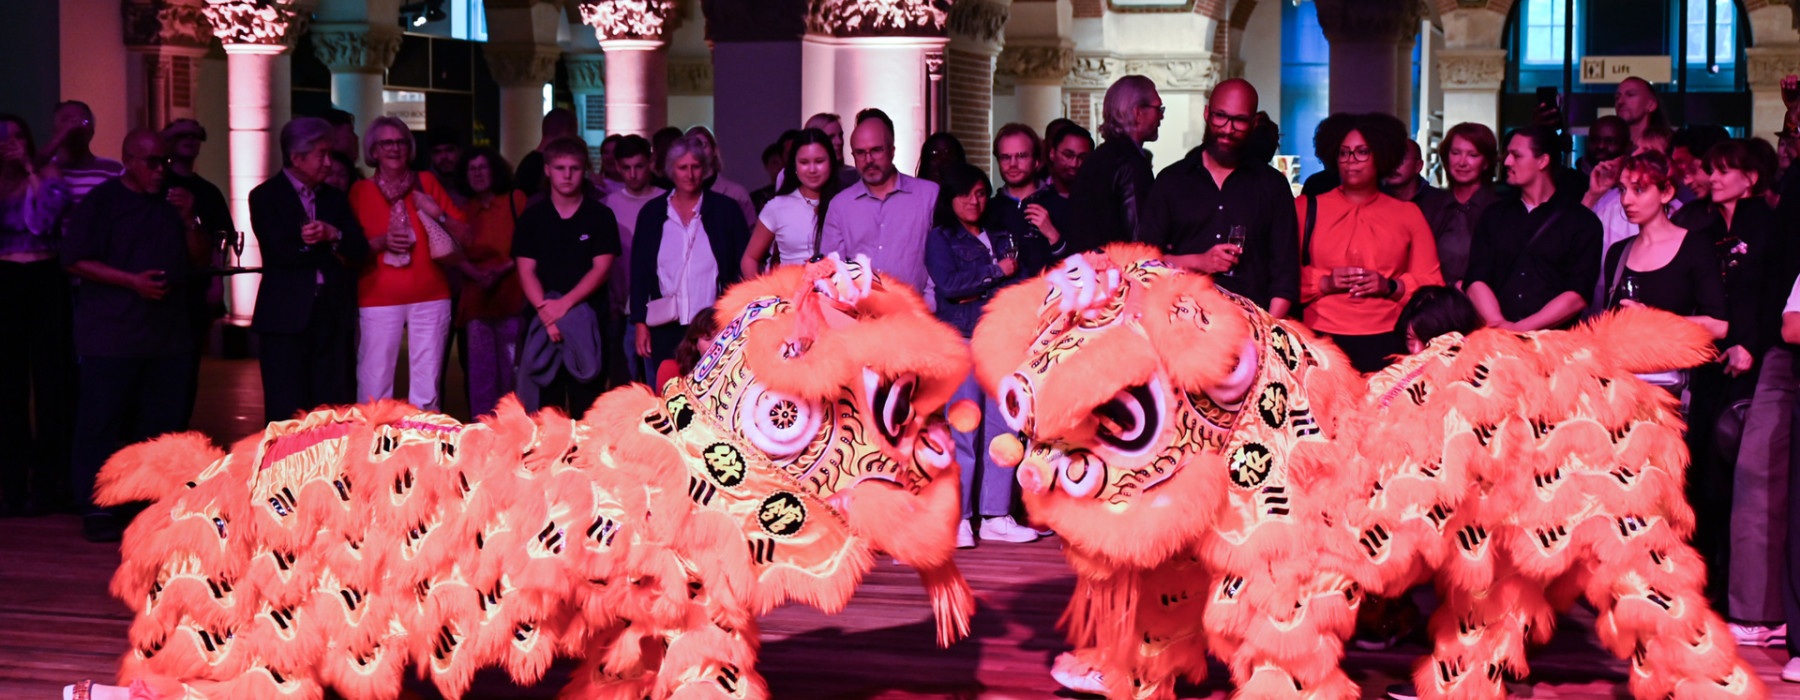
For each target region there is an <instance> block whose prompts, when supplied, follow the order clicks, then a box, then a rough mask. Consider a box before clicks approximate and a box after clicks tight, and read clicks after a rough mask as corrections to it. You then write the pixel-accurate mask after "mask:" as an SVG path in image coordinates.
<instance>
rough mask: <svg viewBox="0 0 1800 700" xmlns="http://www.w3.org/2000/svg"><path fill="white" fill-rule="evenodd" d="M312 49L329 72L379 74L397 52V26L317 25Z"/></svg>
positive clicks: (313, 33)
mask: <svg viewBox="0 0 1800 700" xmlns="http://www.w3.org/2000/svg"><path fill="white" fill-rule="evenodd" d="M311 35H312V40H313V50H314V52H315V53H317V55H318V57H319V61H320V62H322V63H324V64H325V66H326V67H327V68H330V69H331V72H333V73H381V72H384V71H386V70H387V69H388V66H391V65H393V64H394V56H395V55H396V54H398V53H400V39H401V36H400V28H399V27H394V26H389V25H385V24H381V25H370V24H320V25H318V26H315V27H313V30H312V32H311Z"/></svg>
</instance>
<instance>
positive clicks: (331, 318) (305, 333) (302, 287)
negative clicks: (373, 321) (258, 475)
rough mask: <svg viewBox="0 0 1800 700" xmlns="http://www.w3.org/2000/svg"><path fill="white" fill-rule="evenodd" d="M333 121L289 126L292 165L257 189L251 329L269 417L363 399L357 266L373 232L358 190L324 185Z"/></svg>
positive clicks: (285, 151)
mask: <svg viewBox="0 0 1800 700" xmlns="http://www.w3.org/2000/svg"><path fill="white" fill-rule="evenodd" d="M332 136H333V127H332V126H331V124H330V123H329V122H326V121H325V120H323V119H319V118H316V117H301V118H299V119H295V120H293V121H291V122H288V124H287V126H286V127H284V128H282V130H281V156H282V161H283V163H284V164H285V166H286V167H284V168H282V171H281V172H280V173H277V174H276V175H275V177H272V178H269V180H268V181H267V182H264V183H263V184H261V185H258V186H257V187H256V189H254V190H251V191H250V228H251V230H252V231H254V232H255V234H256V239H257V241H259V242H261V244H262V257H263V273H262V283H261V284H260V285H259V286H258V287H257V293H256V315H255V317H254V318H252V319H251V321H250V329H251V330H253V331H256V332H257V334H258V335H260V336H261V339H262V346H261V347H262V357H261V360H262V362H261V364H262V386H263V417H264V418H265V419H267V420H269V421H278V420H287V419H289V418H293V417H294V414H295V413H298V412H300V411H308V410H312V409H314V408H317V407H319V406H322V405H326V404H346V403H353V402H355V401H356V384H355V383H354V382H353V381H352V380H351V376H352V365H351V362H350V358H352V357H354V353H355V352H356V344H355V338H356V271H357V269H358V268H359V267H361V265H362V263H363V261H364V260H365V259H367V258H368V256H369V241H368V239H367V238H365V237H364V236H363V231H362V225H361V224H359V223H357V220H356V215H355V214H354V213H352V212H351V211H350V198H349V197H348V196H346V195H345V194H344V193H343V192H341V191H339V190H338V189H337V188H335V187H332V186H330V185H327V184H324V181H325V176H326V174H327V173H329V172H331V154H332Z"/></svg>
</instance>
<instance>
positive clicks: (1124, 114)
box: [1063, 75, 1163, 254]
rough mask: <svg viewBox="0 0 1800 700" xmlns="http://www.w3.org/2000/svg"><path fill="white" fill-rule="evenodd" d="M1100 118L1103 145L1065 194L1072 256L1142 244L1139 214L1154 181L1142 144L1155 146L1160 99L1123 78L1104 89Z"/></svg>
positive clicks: (1136, 80) (1151, 87)
mask: <svg viewBox="0 0 1800 700" xmlns="http://www.w3.org/2000/svg"><path fill="white" fill-rule="evenodd" d="M1104 113H1105V116H1104V118H1103V121H1102V122H1101V123H1100V135H1101V136H1102V137H1104V138H1105V139H1106V143H1103V144H1101V145H1100V147H1099V148H1096V149H1094V153H1093V155H1090V156H1088V159H1087V162H1085V163H1082V165H1081V171H1080V172H1078V173H1076V175H1075V187H1074V190H1073V191H1072V192H1071V193H1070V201H1071V204H1072V206H1073V208H1074V210H1075V227H1074V230H1073V231H1064V232H1063V236H1064V238H1065V240H1066V241H1067V242H1066V244H1065V245H1066V246H1067V248H1068V251H1069V252H1070V253H1071V254H1073V253H1080V252H1082V251H1088V250H1094V249H1096V248H1100V247H1101V246H1104V245H1106V244H1108V243H1117V242H1120V241H1136V240H1141V238H1142V236H1141V234H1140V233H1139V231H1138V222H1139V220H1141V219H1142V217H1141V216H1140V215H1139V214H1140V209H1141V207H1142V206H1143V204H1144V202H1145V199H1146V198H1147V197H1148V196H1149V194H1150V184H1151V182H1153V181H1154V179H1155V176H1154V175H1153V174H1152V173H1151V172H1150V156H1149V155H1148V154H1146V153H1144V144H1145V143H1146V142H1149V141H1155V140H1156V133H1157V128H1158V127H1160V126H1162V120H1163V103H1162V97H1161V96H1159V95H1157V94H1156V83H1154V82H1151V80H1150V79H1149V78H1146V77H1144V76H1141V75H1127V76H1125V77H1123V78H1120V79H1119V80H1118V82H1116V83H1113V84H1112V87H1110V88H1107V89H1106V101H1105V105H1104Z"/></svg>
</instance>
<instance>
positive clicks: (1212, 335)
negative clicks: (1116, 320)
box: [1138, 272, 1250, 391]
mask: <svg viewBox="0 0 1800 700" xmlns="http://www.w3.org/2000/svg"><path fill="white" fill-rule="evenodd" d="M1142 309H1143V311H1142V315H1141V316H1140V317H1139V321H1138V322H1139V324H1140V325H1142V326H1143V327H1144V332H1145V333H1146V334H1148V335H1149V336H1150V344H1151V346H1153V347H1154V348H1155V349H1156V355H1157V357H1159V358H1161V359H1162V363H1163V369H1164V370H1165V371H1166V372H1168V375H1169V380H1170V381H1171V382H1173V383H1174V385H1175V386H1176V387H1179V388H1180V389H1182V390H1183V391H1199V390H1202V389H1205V388H1207V387H1210V386H1214V385H1216V384H1218V383H1219V381H1221V380H1223V379H1224V378H1225V377H1226V375H1229V374H1231V372H1232V370H1234V369H1236V368H1237V365H1238V354H1239V352H1240V351H1241V349H1242V348H1243V346H1244V340H1245V338H1247V337H1248V336H1249V334H1250V319H1249V313H1250V312H1248V311H1246V310H1245V309H1244V308H1243V307H1241V306H1238V305H1237V304H1236V303H1234V302H1232V301H1231V300H1230V299H1226V298H1225V295H1223V294H1220V293H1219V290H1218V289H1217V288H1215V287H1214V286H1213V283H1212V279H1211V278H1209V277H1207V276H1205V275H1198V274H1193V273H1187V272H1177V273H1174V274H1171V275H1168V276H1165V277H1164V278H1163V279H1162V280H1161V281H1159V282H1157V283H1156V284H1154V285H1150V286H1149V287H1148V289H1147V290H1146V291H1145V293H1144V304H1143V307H1142Z"/></svg>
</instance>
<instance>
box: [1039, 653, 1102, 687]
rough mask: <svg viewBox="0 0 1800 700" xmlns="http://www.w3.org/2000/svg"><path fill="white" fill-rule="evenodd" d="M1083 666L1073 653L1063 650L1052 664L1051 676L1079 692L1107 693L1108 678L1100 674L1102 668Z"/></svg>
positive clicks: (1063, 685)
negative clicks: (1085, 667) (1084, 667)
mask: <svg viewBox="0 0 1800 700" xmlns="http://www.w3.org/2000/svg"><path fill="white" fill-rule="evenodd" d="M1083 666H1084V665H1083V664H1082V663H1081V662H1079V661H1076V660H1075V655H1074V654H1073V653H1070V652H1063V653H1062V654H1060V655H1058V656H1057V657H1056V662H1055V663H1053V664H1051V666H1050V677H1051V678H1052V679H1055V681H1056V683H1057V684H1058V685H1061V686H1062V687H1064V688H1068V689H1069V690H1073V691H1075V692H1077V693H1088V694H1091V695H1105V694H1106V678H1105V677H1104V676H1101V675H1100V669H1097V668H1087V669H1085V670H1084V669H1083Z"/></svg>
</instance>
